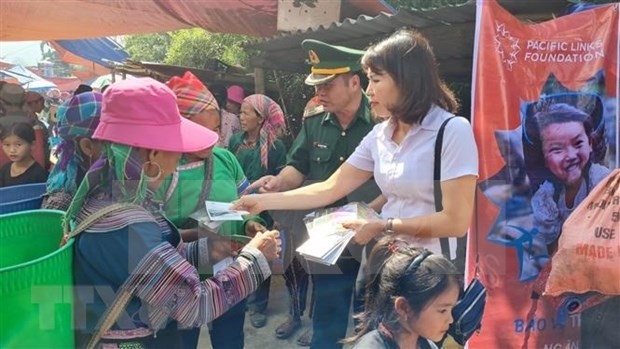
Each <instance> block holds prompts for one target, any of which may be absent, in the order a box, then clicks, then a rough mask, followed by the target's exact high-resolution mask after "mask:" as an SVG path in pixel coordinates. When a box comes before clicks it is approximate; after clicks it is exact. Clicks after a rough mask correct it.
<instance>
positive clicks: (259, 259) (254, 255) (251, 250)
mask: <svg viewBox="0 0 620 349" xmlns="http://www.w3.org/2000/svg"><path fill="white" fill-rule="evenodd" d="M244 254H249V255H250V256H251V257H250V256H246V257H249V258H248V259H250V261H252V262H254V263H256V264H257V265H258V266H259V267H260V270H261V272H262V274H263V275H264V276H265V279H267V278H268V277H269V276H270V275H271V268H269V262H268V261H267V258H265V255H263V253H262V252H261V251H259V250H258V249H257V248H255V247H251V246H245V247H244V248H243V250H242V251H241V256H243V255H244Z"/></svg>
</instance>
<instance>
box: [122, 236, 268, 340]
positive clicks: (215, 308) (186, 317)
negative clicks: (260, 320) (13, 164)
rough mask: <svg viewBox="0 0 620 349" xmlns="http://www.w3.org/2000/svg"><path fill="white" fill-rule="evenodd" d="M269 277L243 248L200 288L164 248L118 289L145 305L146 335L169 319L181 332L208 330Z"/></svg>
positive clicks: (261, 261) (260, 259)
mask: <svg viewBox="0 0 620 349" xmlns="http://www.w3.org/2000/svg"><path fill="white" fill-rule="evenodd" d="M189 245H192V244H187V245H186V246H189ZM270 275H271V270H270V269H269V265H268V263H267V260H266V259H265V257H264V256H263V255H262V254H261V253H260V252H259V251H258V250H256V249H254V248H251V247H247V246H246V247H245V248H244V249H243V251H242V252H241V254H240V255H239V257H238V258H237V259H236V261H235V262H234V263H233V264H232V265H230V266H229V267H228V268H226V269H225V270H222V271H221V272H219V273H218V274H217V275H215V276H214V277H212V278H209V279H207V280H205V281H202V282H201V281H200V279H199V276H198V273H197V271H196V269H195V268H194V267H192V265H191V264H189V263H188V262H187V260H185V259H184V258H183V257H182V256H181V255H180V254H179V253H178V252H177V251H176V250H175V248H174V247H172V246H171V245H170V244H169V243H165V242H164V243H162V244H160V245H159V246H158V247H157V248H155V249H153V250H152V251H151V252H150V253H149V254H148V255H147V256H145V257H144V258H143V259H142V261H141V262H140V264H139V265H138V266H137V267H136V269H135V270H134V272H133V273H132V275H131V276H130V278H129V279H128V280H127V281H126V282H125V284H124V285H123V286H122V287H126V288H127V289H130V290H135V295H136V296H138V297H139V298H140V299H141V300H142V301H143V302H146V303H148V305H149V307H148V309H149V321H150V324H151V329H152V330H154V331H157V330H159V329H162V328H163V327H164V326H165V325H166V322H167V321H168V319H169V318H172V319H175V320H176V321H177V322H179V324H180V325H181V327H182V328H191V327H198V326H201V325H204V324H207V323H209V322H211V321H212V320H213V319H215V318H217V317H218V316H220V315H222V314H223V313H225V312H226V311H227V310H228V309H230V308H231V307H233V306H234V305H235V304H237V303H238V302H240V301H241V300H243V299H244V298H245V297H247V296H248V295H249V294H250V293H252V292H253V291H254V290H256V289H257V287H258V286H259V285H260V284H261V283H262V282H263V280H265V279H266V278H267V277H269V276H270Z"/></svg>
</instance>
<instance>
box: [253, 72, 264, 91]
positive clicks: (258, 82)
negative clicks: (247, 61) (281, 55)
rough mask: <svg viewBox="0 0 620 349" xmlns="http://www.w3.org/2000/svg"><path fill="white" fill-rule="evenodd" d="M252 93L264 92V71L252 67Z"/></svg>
mask: <svg viewBox="0 0 620 349" xmlns="http://www.w3.org/2000/svg"><path fill="white" fill-rule="evenodd" d="M254 93H260V94H265V71H264V70H263V68H254Z"/></svg>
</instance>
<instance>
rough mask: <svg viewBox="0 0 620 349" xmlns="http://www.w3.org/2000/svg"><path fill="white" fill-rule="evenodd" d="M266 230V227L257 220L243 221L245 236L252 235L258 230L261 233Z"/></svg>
mask: <svg viewBox="0 0 620 349" xmlns="http://www.w3.org/2000/svg"><path fill="white" fill-rule="evenodd" d="M266 231H267V228H265V226H264V225H262V224H260V223H259V222H256V221H252V220H250V221H247V222H246V223H245V235H246V236H249V237H254V236H255V235H256V233H259V232H260V233H263V232H266Z"/></svg>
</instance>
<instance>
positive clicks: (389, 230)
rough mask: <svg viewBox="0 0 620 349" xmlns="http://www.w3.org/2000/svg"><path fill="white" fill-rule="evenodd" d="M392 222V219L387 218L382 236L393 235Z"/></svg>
mask: <svg viewBox="0 0 620 349" xmlns="http://www.w3.org/2000/svg"><path fill="white" fill-rule="evenodd" d="M392 221H394V218H391V217H390V218H388V219H387V222H386V223H385V230H384V231H383V234H385V235H392V234H394V228H393V227H392Z"/></svg>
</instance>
